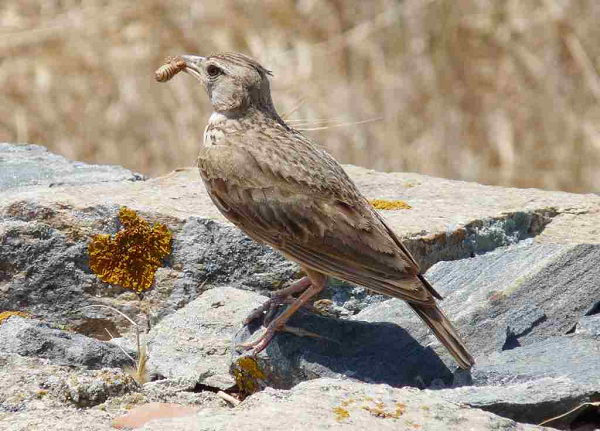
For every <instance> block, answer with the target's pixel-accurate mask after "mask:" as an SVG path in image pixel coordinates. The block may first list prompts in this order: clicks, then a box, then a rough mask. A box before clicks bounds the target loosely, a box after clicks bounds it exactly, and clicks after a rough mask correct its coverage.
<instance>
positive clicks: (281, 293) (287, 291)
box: [244, 277, 311, 325]
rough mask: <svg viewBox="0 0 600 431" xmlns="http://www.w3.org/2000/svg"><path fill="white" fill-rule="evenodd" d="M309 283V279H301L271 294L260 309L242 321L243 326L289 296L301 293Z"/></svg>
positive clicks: (256, 309)
mask: <svg viewBox="0 0 600 431" xmlns="http://www.w3.org/2000/svg"><path fill="white" fill-rule="evenodd" d="M310 284H311V281H310V278H309V277H303V278H301V279H300V280H298V281H296V282H294V283H292V284H291V285H290V286H288V287H286V288H283V289H280V290H278V291H276V292H273V294H272V295H271V298H269V299H268V300H267V301H266V302H265V303H264V304H262V305H261V306H260V307H258V308H255V309H254V310H252V312H251V313H250V314H249V315H248V317H246V319H245V320H244V325H247V324H248V323H250V322H252V321H253V320H254V319H258V318H259V317H260V316H262V314H263V313H264V312H269V311H270V310H272V309H274V308H275V307H277V306H278V305H280V304H283V303H284V302H286V301H287V300H288V299H290V297H291V295H293V294H294V293H298V292H303V291H305V290H306V289H308V287H309V286H310Z"/></svg>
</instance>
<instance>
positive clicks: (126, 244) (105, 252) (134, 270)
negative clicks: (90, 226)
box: [88, 207, 172, 293]
mask: <svg viewBox="0 0 600 431" xmlns="http://www.w3.org/2000/svg"><path fill="white" fill-rule="evenodd" d="M119 219H120V220H121V224H122V225H123V227H124V229H123V230H121V231H119V232H117V234H116V235H115V236H114V237H111V236H110V235H105V234H100V235H95V236H94V238H93V240H92V242H91V243H90V244H89V246H88V254H89V257H90V268H91V269H92V271H94V273H95V274H96V275H98V277H100V279H101V280H102V281H104V282H105V283H109V284H115V285H120V286H123V287H125V288H127V289H131V290H134V291H135V292H137V293H141V292H144V291H146V290H148V289H150V288H151V287H152V283H153V282H154V274H155V272H156V270H157V269H158V267H160V266H161V264H162V262H161V261H162V259H164V258H165V257H167V256H168V255H169V254H170V253H171V239H172V233H171V232H170V231H169V229H168V228H167V226H165V225H163V224H160V223H155V224H154V225H153V226H151V225H150V223H148V222H147V221H145V220H144V219H142V218H140V217H139V216H138V215H137V214H136V213H135V211H133V210H131V209H129V208H126V207H122V208H121V209H120V211H119Z"/></svg>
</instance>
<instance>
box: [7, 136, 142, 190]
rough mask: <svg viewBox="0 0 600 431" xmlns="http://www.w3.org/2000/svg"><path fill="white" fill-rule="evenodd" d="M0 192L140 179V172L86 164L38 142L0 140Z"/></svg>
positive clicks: (118, 167)
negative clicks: (2, 141)
mask: <svg viewBox="0 0 600 431" xmlns="http://www.w3.org/2000/svg"><path fill="white" fill-rule="evenodd" d="M0 166H1V167H2V168H1V169H0V191H4V190H7V189H12V188H17V189H22V188H27V187H43V188H48V187H61V186H70V185H71V186H72V185H76V186H80V185H82V184H93V183H105V182H115V181H116V182H120V181H141V180H143V179H144V176H143V175H140V174H135V173H133V172H131V171H129V170H127V169H124V168H122V167H120V166H107V165H88V164H87V163H82V162H75V161H71V160H67V159H65V158H64V157H62V156H59V155H56V154H52V153H49V152H48V151H47V150H46V148H44V147H42V146H40V145H11V144H6V143H0Z"/></svg>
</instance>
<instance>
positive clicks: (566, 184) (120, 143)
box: [0, 0, 600, 192]
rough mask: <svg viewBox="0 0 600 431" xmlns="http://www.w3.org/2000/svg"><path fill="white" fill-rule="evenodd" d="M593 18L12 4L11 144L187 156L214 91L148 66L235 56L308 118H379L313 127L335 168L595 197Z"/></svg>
mask: <svg viewBox="0 0 600 431" xmlns="http://www.w3.org/2000/svg"><path fill="white" fill-rule="evenodd" d="M599 23H600V2H598V1H597V0H579V1H575V0H573V1H566V0H563V1H560V0H545V1H544V0H537V1H533V0H506V1H497V0H437V1H435V0H404V1H396V0H369V1H362V0H330V1H317V0H295V1H293V0H278V1H275V0H271V1H262V2H259V1H256V2H254V1H243V0H220V1H183V0H170V1H164V0H160V1H159V0H144V1H141V2H129V1H110V0H105V1H101V0H54V1H52V0H45V1H42V0H37V1H36V0H3V1H2V2H1V3H0V92H1V103H0V141H8V142H29V143H38V144H42V145H46V146H47V147H49V148H50V149H51V150H53V151H55V152H58V153H60V154H63V155H65V156H66V157H69V158H72V159H78V160H84V161H87V162H92V163H108V164H120V165H123V166H126V167H128V168H130V169H132V170H135V171H138V172H142V173H145V174H148V175H151V176H156V175H160V174H163V173H166V172H168V171H170V170H172V169H174V168H177V167H181V166H191V165H193V164H194V161H195V158H196V154H197V151H198V145H199V141H200V139H201V135H202V132H203V130H204V126H205V123H206V120H207V118H208V115H209V113H210V107H209V106H208V102H207V98H206V97H205V95H204V94H203V90H202V89H201V88H200V87H199V85H197V84H196V82H195V81H193V80H192V78H190V77H189V76H187V75H181V76H177V77H176V78H175V79H174V80H172V81H170V82H169V83H167V84H158V83H156V82H155V81H154V70H155V69H156V68H157V67H158V66H160V65H161V64H162V62H163V59H164V57H166V56H167V55H176V54H182V53H197V54H200V55H203V54H210V53H212V52H216V51H223V50H235V51H241V52H244V53H247V54H249V55H251V56H253V57H255V58H257V59H258V60H260V61H261V62H262V63H263V64H264V65H265V66H266V67H267V68H270V69H271V70H273V72H274V74H275V77H274V81H273V92H274V95H273V97H274V100H275V103H276V105H277V106H278V109H279V110H280V112H282V113H286V112H290V111H294V109H295V108H296V107H297V106H298V105H299V104H300V106H299V108H298V109H297V110H295V111H294V112H293V114H291V116H290V117H289V118H290V119H301V120H311V123H310V125H308V126H306V124H305V123H297V124H303V127H308V128H318V127H321V126H323V125H325V124H333V125H341V124H343V123H352V122H359V121H362V120H366V119H372V118H381V119H380V120H377V121H373V122H367V123H364V124H356V125H350V126H343V127H331V128H329V129H326V130H316V131H307V132H306V133H308V134H310V135H311V136H312V137H314V138H315V139H316V140H317V141H318V142H319V143H320V144H322V145H323V146H325V147H326V148H327V149H328V150H329V151H330V152H331V153H333V155H334V156H335V157H337V158H338V159H339V160H340V161H342V162H345V163H353V164H357V165H361V166H366V167H369V168H373V169H378V170H385V171H394V170H402V171H414V172H421V173H425V174H429V175H435V176H442V177H448V178H457V179H465V180H474V181H479V182H482V183H486V184H500V185H511V186H519V187H540V188H546V189H561V190H567V191H576V192H590V191H596V192H598V191H600V172H599V170H598V167H599V165H600V104H599V101H600V77H599V74H598V70H599V68H600V44H599V43H598V41H599V40H600V25H599ZM323 119H326V120H332V123H320V122H318V121H315V120H323Z"/></svg>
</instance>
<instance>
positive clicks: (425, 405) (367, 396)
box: [141, 378, 547, 431]
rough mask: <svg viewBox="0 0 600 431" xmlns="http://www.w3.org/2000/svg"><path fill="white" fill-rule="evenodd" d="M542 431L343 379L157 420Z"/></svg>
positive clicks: (195, 424) (198, 426)
mask: <svg viewBox="0 0 600 431" xmlns="http://www.w3.org/2000/svg"><path fill="white" fill-rule="evenodd" d="M337 427H343V428H344V429H348V430H365V429H379V430H398V429H423V430H448V431H451V430H464V429H473V430H481V431H483V430H497V429H511V430H522V431H525V430H542V429H547V428H542V427H537V426H534V425H524V424H518V423H515V422H513V421H511V420H510V419H505V418H501V417H499V416H496V415H493V414H491V413H487V412H484V411H482V410H478V409H471V408H464V407H460V406H458V405H457V404H453V403H449V402H447V401H444V400H443V399H442V398H440V397H439V396H437V395H435V393H433V392H427V393H425V392H422V391H419V390H417V389H410V388H402V389H397V388H392V387H390V386H388V385H383V384H366V383H359V382H355V381H346V380H338V379H327V378H324V379H318V380H314V381H310V382H304V383H301V384H299V385H298V386H296V387H294V388H293V389H291V390H276V389H271V388H268V389H266V390H264V391H263V392H261V393H259V394H256V395H254V396H252V397H251V398H249V399H248V400H246V401H245V402H244V403H242V404H241V405H240V406H239V407H237V408H235V409H229V410H223V409H201V410H200V411H199V412H198V413H197V414H196V415H194V416H188V417H185V418H177V419H163V420H158V421H153V422H150V423H148V424H146V425H145V426H143V427H142V428H141V430H144V431H153V430H157V431H158V430H164V429H169V430H173V431H189V430H198V431H200V430H214V431H217V430H231V429H236V430H240V431H242V430H256V429H261V430H281V429H290V430H305V429H310V430H325V429H332V428H337Z"/></svg>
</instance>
